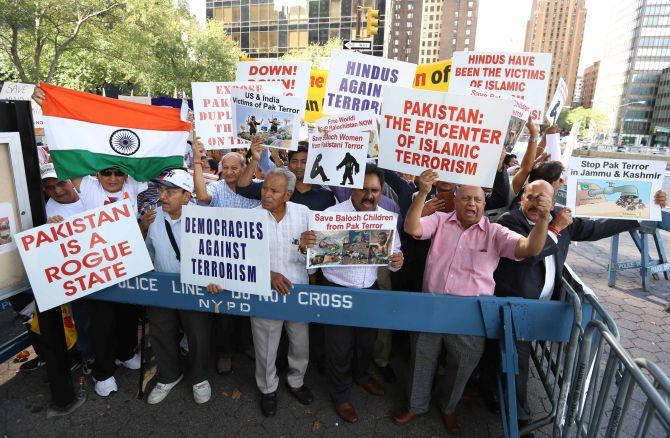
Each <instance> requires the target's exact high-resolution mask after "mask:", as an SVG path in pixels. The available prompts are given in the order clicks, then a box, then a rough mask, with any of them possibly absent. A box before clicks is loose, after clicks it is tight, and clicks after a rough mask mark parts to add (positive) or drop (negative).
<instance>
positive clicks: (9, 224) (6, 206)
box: [0, 202, 16, 254]
mask: <svg viewBox="0 0 670 438" xmlns="http://www.w3.org/2000/svg"><path fill="white" fill-rule="evenodd" d="M15 233H16V223H15V222H14V207H13V206H12V204H11V203H9V202H0V254H4V253H6V252H9V251H13V250H15V249H16V242H15V241H14V234H15Z"/></svg>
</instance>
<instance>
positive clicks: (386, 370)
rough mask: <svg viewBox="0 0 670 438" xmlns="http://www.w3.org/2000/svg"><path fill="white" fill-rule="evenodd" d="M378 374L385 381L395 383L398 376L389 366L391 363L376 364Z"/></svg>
mask: <svg viewBox="0 0 670 438" xmlns="http://www.w3.org/2000/svg"><path fill="white" fill-rule="evenodd" d="M377 369H378V370H379V374H380V375H381V376H382V378H383V379H384V380H385V381H386V382H387V383H395V382H396V380H398V378H397V377H396V375H395V371H393V368H391V365H390V364H389V365H386V366H385V367H380V366H378V367H377Z"/></svg>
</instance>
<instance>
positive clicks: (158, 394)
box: [147, 374, 184, 405]
mask: <svg viewBox="0 0 670 438" xmlns="http://www.w3.org/2000/svg"><path fill="white" fill-rule="evenodd" d="M183 377H184V375H183V374H182V375H181V376H179V378H178V379H177V380H175V381H174V382H172V383H160V382H158V383H156V386H154V389H152V390H151V392H150V393H149V397H147V403H149V404H150V405H155V404H158V403H160V402H162V401H163V400H165V397H167V395H168V394H169V393H170V391H171V390H172V388H174V387H175V386H177V383H179V382H181V379H182V378H183Z"/></svg>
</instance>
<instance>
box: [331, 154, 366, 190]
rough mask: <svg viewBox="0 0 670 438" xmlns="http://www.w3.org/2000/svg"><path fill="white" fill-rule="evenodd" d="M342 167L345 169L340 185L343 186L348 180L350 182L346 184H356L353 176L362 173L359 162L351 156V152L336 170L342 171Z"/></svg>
mask: <svg viewBox="0 0 670 438" xmlns="http://www.w3.org/2000/svg"><path fill="white" fill-rule="evenodd" d="M341 167H344V174H343V175H342V182H341V183H340V184H341V185H344V184H345V181H346V180H347V179H348V180H349V182H348V183H346V184H351V185H353V184H354V178H353V174H354V173H355V174H358V172H359V171H360V166H359V165H358V161H356V159H355V158H354V156H353V155H351V154H350V153H349V152H347V153H346V154H345V155H344V158H343V159H342V161H340V164H338V165H337V167H336V168H335V170H340V168H341Z"/></svg>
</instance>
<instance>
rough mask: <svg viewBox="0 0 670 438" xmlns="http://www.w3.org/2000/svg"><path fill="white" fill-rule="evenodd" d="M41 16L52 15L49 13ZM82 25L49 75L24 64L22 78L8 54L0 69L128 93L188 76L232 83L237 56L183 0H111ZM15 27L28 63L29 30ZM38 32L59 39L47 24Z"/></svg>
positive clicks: (166, 90)
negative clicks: (180, 1) (107, 86)
mask: <svg viewBox="0 0 670 438" xmlns="http://www.w3.org/2000/svg"><path fill="white" fill-rule="evenodd" d="M30 1H31V2H32V3H31V4H33V5H37V6H39V7H35V11H37V10H38V9H39V10H42V9H43V8H42V7H43V6H44V4H45V3H48V2H47V1H45V0H30ZM110 1H111V0H105V1H103V0H78V3H79V4H85V5H87V6H91V5H93V4H94V3H95V4H100V3H104V2H106V3H109V2H110ZM2 2H4V3H13V1H10V0H0V4H1V3H2ZM63 3H69V2H63ZM109 4H110V5H111V3H109ZM24 12H25V11H24ZM59 14H60V12H59ZM43 17H45V18H43V19H45V20H47V21H51V20H52V17H51V15H50V13H49V11H48V10H47V11H45V12H44V15H43ZM54 19H55V18H54ZM86 23H87V26H86V27H84V26H81V28H82V30H81V31H80V32H79V34H78V35H77V37H76V38H74V39H73V41H72V43H70V45H68V46H67V47H66V49H64V50H63V51H62V53H61V55H60V56H59V58H58V59H57V60H56V62H55V63H54V65H55V66H56V67H55V68H54V70H53V72H50V74H40V73H39V70H35V72H36V74H32V73H31V74H30V75H28V74H27V73H28V72H29V71H30V72H32V71H33V70H34V69H32V68H31V69H28V70H26V69H25V67H24V71H26V75H23V76H22V75H21V74H20V73H19V70H20V69H19V68H18V67H17V65H16V64H15V63H13V62H11V59H10V57H9V52H6V53H7V55H5V57H4V59H3V57H0V63H1V64H0V72H2V70H3V67H5V68H7V69H8V70H9V74H8V75H7V76H8V77H10V78H16V79H19V80H21V81H24V82H36V81H38V80H48V81H50V82H54V83H56V84H58V85H63V86H66V87H70V88H76V89H82V90H86V91H91V92H100V91H101V89H102V88H103V86H105V84H113V85H116V86H118V87H120V88H121V90H122V91H123V92H127V93H130V92H134V93H136V94H145V93H147V92H148V91H151V92H152V93H153V94H154V95H156V94H167V95H172V94H173V93H174V92H175V91H180V90H183V91H187V92H188V91H189V90H190V84H191V82H192V81H193V82H195V81H229V80H233V79H234V72H235V65H236V64H237V61H238V59H239V56H240V55H241V51H240V50H239V48H238V47H237V45H236V43H235V42H234V41H233V40H232V39H231V38H230V37H229V36H228V35H227V34H226V33H225V31H224V30H223V26H222V25H221V24H220V23H218V22H215V21H210V22H209V23H207V25H206V26H205V27H204V28H201V27H200V26H198V24H197V22H196V20H195V19H194V18H193V17H191V16H190V15H189V12H188V10H187V9H186V8H185V7H184V6H183V5H182V4H178V5H175V3H174V1H173V0H118V2H117V3H115V6H114V7H113V8H112V9H110V10H109V11H108V12H106V13H104V14H100V15H99V16H98V17H97V18H96V19H95V20H94V19H93V18H91V19H90V20H89V21H87V22H86ZM8 26H9V25H8ZM15 27H17V28H18V26H15ZM20 29H23V30H22V31H21V32H20V34H21V35H22V37H21V38H19V43H22V44H17V48H18V52H19V53H21V54H22V55H21V56H20V58H21V59H22V60H27V61H22V63H21V64H20V65H21V66H24V65H26V64H30V63H29V61H30V60H32V59H34V58H35V56H34V55H35V53H34V51H33V50H32V47H33V46H31V44H32V41H33V40H34V38H33V37H32V36H30V35H27V33H29V32H30V29H31V28H30V27H25V26H24V27H23V28H20ZM43 29H44V30H43V34H44V35H46V36H45V38H46V39H47V40H48V41H51V40H53V39H54V38H60V37H57V36H54V32H55V31H54V30H53V29H51V28H49V29H48V32H47V28H43ZM24 33H25V34H26V35H25V36H24V35H23V34H24ZM5 40H6V39H5ZM23 43H25V44H23ZM10 52H11V50H10ZM54 53H55V52H54ZM40 55H41V56H42V58H43V59H51V60H53V59H52V58H48V56H51V55H52V53H51V52H49V51H45V50H43V51H42V52H40ZM7 66H9V67H7Z"/></svg>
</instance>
